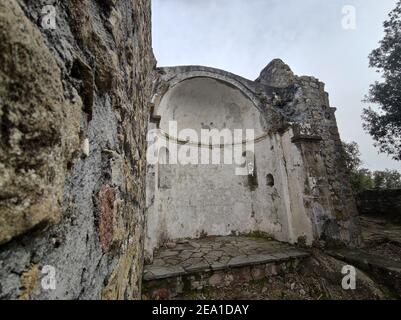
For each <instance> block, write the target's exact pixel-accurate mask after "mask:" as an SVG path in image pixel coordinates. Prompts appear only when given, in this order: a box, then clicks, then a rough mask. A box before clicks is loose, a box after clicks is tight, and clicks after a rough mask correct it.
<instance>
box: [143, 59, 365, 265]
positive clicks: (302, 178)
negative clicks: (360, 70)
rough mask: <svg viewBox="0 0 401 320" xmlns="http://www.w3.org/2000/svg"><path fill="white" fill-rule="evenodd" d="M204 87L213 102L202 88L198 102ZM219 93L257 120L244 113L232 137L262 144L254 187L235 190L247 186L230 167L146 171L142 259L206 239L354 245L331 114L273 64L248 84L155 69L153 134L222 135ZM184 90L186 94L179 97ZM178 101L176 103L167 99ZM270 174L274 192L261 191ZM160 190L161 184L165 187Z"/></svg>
mask: <svg viewBox="0 0 401 320" xmlns="http://www.w3.org/2000/svg"><path fill="white" fill-rule="evenodd" d="M202 79H203V80H202ZM204 79H209V81H210V83H212V82H213V81H214V82H215V84H214V85H210V88H212V87H213V88H214V90H215V92H211V91H212V89H210V88H209V92H208V93H206V94H205V93H203V94H202V93H199V92H200V91H202V88H203V89H204V87H205V86H204V85H202V81H203V82H205V81H206V80H204ZM186 83H187V84H186ZM188 83H192V84H193V85H192V86H189V85H188ZM219 83H225V85H226V86H227V87H231V88H234V89H232V90H239V91H241V92H242V94H243V96H245V97H247V99H248V101H249V102H248V103H244V101H242V102H241V99H239V98H237V99H236V100H237V101H238V103H239V104H241V105H242V106H245V109H247V108H248V109H252V112H253V113H254V114H255V112H256V114H257V116H254V117H249V115H247V113H250V111H248V112H245V111H243V110H242V111H241V112H240V114H241V116H242V118H241V117H240V118H241V119H239V121H237V122H235V123H232V124H231V129H234V128H237V129H241V128H251V127H252V128H254V129H256V132H257V133H256V134H255V136H258V135H260V134H264V135H265V138H264V139H262V140H261V141H258V142H257V143H256V144H255V160H256V169H257V177H256V180H257V183H256V186H255V187H253V188H249V185H248V189H246V188H238V186H241V185H242V186H247V183H244V181H240V180H241V178H242V179H243V178H244V177H237V176H235V174H234V166H231V165H214V166H210V165H179V164H178V165H168V164H163V165H160V164H159V165H156V166H150V167H149V168H148V170H149V172H150V173H151V174H150V175H149V177H148V179H149V180H148V181H149V184H148V208H147V217H148V221H147V223H148V229H147V238H146V245H145V247H146V255H147V257H149V258H150V259H151V255H152V250H153V249H154V248H155V247H157V246H158V245H161V244H162V243H163V242H166V241H170V240H174V239H177V238H183V237H184V238H185V237H192V238H196V237H199V236H202V235H204V234H208V235H226V234H230V233H251V232H254V231H262V232H265V233H267V234H270V235H271V236H273V237H275V238H276V239H278V240H282V241H288V242H291V243H295V242H299V241H302V242H306V243H307V244H312V242H313V241H317V240H320V239H325V240H328V241H335V242H342V243H346V244H356V243H357V242H358V230H357V229H356V227H355V221H354V219H355V216H356V210H355V203H354V199H353V198H352V194H351V193H350V192H349V190H350V189H349V183H348V180H347V179H348V178H347V176H346V172H345V166H343V155H342V149H341V143H340V138H339V134H338V129H337V124H336V120H335V115H334V111H335V109H334V108H330V105H329V101H328V94H327V93H326V92H325V91H324V84H323V83H321V82H320V81H318V80H317V79H314V78H312V77H297V76H295V75H294V74H293V73H292V71H291V69H290V68H289V67H288V66H287V65H285V64H284V63H283V62H282V61H281V60H274V61H272V62H271V63H270V64H269V65H268V66H267V67H266V68H265V69H264V70H263V71H262V72H261V75H260V77H259V78H258V79H257V80H256V81H250V80H247V79H244V78H241V77H239V76H236V75H233V74H230V73H228V72H225V71H223V70H218V69H213V68H207V67H201V66H184V67H172V68H161V69H159V80H158V83H157V89H156V91H155V95H154V98H153V102H154V115H153V121H152V123H151V125H152V126H154V127H155V128H156V127H159V128H160V129H162V130H167V123H168V121H169V120H177V121H178V127H179V129H183V128H193V129H196V130H197V131H199V128H201V127H202V126H204V125H205V123H206V124H207V125H208V127H211V128H213V127H215V128H218V129H220V130H221V129H223V128H227V127H230V125H228V123H227V122H226V121H224V119H227V118H228V117H227V114H229V115H230V114H231V115H232V114H236V109H237V108H235V106H233V108H231V109H230V107H228V105H227V103H228V102H229V101H230V98H229V97H228V96H227V94H224V92H223V91H224V90H223V89H222V88H220V87H219V86H220V84H219ZM185 86H186V87H188V88H191V89H187V91H185V90H182V89H180V88H181V87H185ZM197 90H198V91H197ZM177 92H179V93H180V95H179V98H176V99H172V98H171V97H172V96H174V93H177ZM219 94H220V96H219ZM213 96H215V99H214V100H215V103H212V107H210V106H209V105H210V104H211V97H213ZM191 99H199V100H200V101H198V102H197V103H193V102H192V101H191ZM227 101H228V102H227ZM194 104H195V105H196V107H195V110H194V111H193V110H192V109H193V108H192V106H193V105H194ZM180 108H182V110H181V109H180ZM177 110H178V111H177ZM185 110H186V111H185ZM225 116H226V118H224V117H225ZM259 118H261V119H262V120H256V121H255V119H259ZM180 122H181V124H180ZM259 123H260V124H261V125H260V124H259ZM269 174H271V175H272V176H273V179H274V185H273V186H270V185H269V184H268V182H267V181H266V179H267V175H269ZM245 178H247V177H245ZM338 179H341V180H338ZM160 181H167V182H168V184H167V187H166V186H165V185H162V186H161V185H160ZM245 181H246V179H245ZM339 181H341V183H339ZM198 198H199V199H200V201H198V202H199V203H197V202H196V199H198Z"/></svg>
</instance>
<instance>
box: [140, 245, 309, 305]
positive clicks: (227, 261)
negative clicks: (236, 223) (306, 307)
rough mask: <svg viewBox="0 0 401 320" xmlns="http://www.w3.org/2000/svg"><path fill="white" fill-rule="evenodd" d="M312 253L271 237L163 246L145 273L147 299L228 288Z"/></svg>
mask: <svg viewBox="0 0 401 320" xmlns="http://www.w3.org/2000/svg"><path fill="white" fill-rule="evenodd" d="M309 256H310V253H309V252H307V251H305V250H300V249H297V248H294V247H291V246H289V245H287V244H283V243H279V242H276V241H272V240H266V239H259V238H250V237H214V238H207V239H200V240H197V241H188V242H187V243H181V244H177V245H176V246H175V247H174V248H171V247H170V248H162V249H159V250H158V251H157V252H156V253H155V259H154V262H153V264H150V265H146V266H145V269H144V275H143V292H144V294H145V298H146V297H147V298H152V299H169V298H172V297H174V296H176V295H179V294H180V293H182V292H184V291H188V290H202V289H204V288H207V287H217V288H218V287H225V286H230V285H231V284H233V283H236V284H239V283H246V282H249V281H252V280H255V281H257V280H261V279H263V278H266V277H271V276H275V275H277V274H279V273H281V272H285V271H286V270H288V269H291V268H296V267H297V265H298V263H299V261H300V260H301V259H304V258H307V257H309Z"/></svg>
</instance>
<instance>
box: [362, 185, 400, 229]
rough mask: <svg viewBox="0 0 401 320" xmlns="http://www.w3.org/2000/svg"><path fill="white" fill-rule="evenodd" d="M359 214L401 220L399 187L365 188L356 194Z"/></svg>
mask: <svg viewBox="0 0 401 320" xmlns="http://www.w3.org/2000/svg"><path fill="white" fill-rule="evenodd" d="M356 203H357V207H358V211H359V214H361V215H370V216H377V217H381V218H385V219H390V220H397V221H400V222H401V189H395V190H366V191H363V192H361V193H359V194H357V195H356Z"/></svg>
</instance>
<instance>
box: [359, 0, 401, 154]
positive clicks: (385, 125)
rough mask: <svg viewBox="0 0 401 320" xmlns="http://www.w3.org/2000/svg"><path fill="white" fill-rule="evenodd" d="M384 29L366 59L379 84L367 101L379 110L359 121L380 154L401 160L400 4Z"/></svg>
mask: <svg viewBox="0 0 401 320" xmlns="http://www.w3.org/2000/svg"><path fill="white" fill-rule="evenodd" d="M383 26H384V33H385V35H384V38H383V39H382V40H381V41H380V43H379V45H380V46H379V48H377V49H375V50H373V51H372V53H371V54H370V56H369V65H370V67H371V68H375V69H376V70H377V72H379V73H380V74H381V76H382V81H381V82H379V81H377V82H375V83H374V84H373V85H371V87H370V90H369V94H368V96H367V99H366V100H367V102H370V103H373V104H376V105H377V106H378V107H379V110H378V111H375V110H373V109H372V108H368V109H365V110H364V111H363V116H362V117H363V120H364V128H365V130H367V131H368V132H369V133H370V135H371V136H372V137H373V139H374V140H375V146H377V147H379V150H380V152H382V153H387V154H388V155H390V156H392V157H393V159H395V160H401V0H399V1H398V2H397V5H396V8H395V9H394V10H393V11H391V12H390V14H389V18H388V20H387V21H385V22H384V24H383Z"/></svg>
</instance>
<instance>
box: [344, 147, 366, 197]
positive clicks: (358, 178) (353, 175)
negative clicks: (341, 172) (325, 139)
mask: <svg viewBox="0 0 401 320" xmlns="http://www.w3.org/2000/svg"><path fill="white" fill-rule="evenodd" d="M342 146H343V150H344V160H345V165H346V167H347V170H348V172H349V175H350V182H351V187H352V190H353V192H354V193H355V194H356V193H359V192H362V191H364V190H367V189H372V188H373V180H372V173H371V172H370V171H369V170H368V169H364V168H361V165H362V160H361V158H360V157H361V152H360V151H359V146H358V144H357V143H356V142H350V143H347V142H342Z"/></svg>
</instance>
